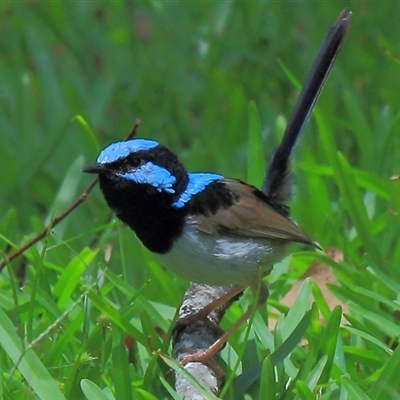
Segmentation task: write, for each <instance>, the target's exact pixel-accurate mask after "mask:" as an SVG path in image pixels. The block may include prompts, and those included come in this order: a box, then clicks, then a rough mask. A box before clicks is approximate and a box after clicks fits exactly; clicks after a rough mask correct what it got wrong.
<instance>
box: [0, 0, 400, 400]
mask: <svg viewBox="0 0 400 400" xmlns="http://www.w3.org/2000/svg"><path fill="white" fill-rule="evenodd" d="M346 6H347V7H349V8H350V9H351V10H352V11H353V13H354V15H353V21H352V24H351V28H350V34H349V37H348V40H347V42H346V43H345V46H344V48H343V50H342V52H341V54H340V56H339V59H338V61H337V63H336V65H335V66H334V69H333V71H332V74H331V76H330V78H329V80H328V84H327V86H326V88H325V90H324V92H323V94H322V96H321V99H320V100H319V102H318V112H317V113H315V114H314V115H315V118H313V119H312V120H311V121H310V123H309V124H308V127H307V129H306V132H305V133H304V135H303V137H302V138H301V140H300V145H299V146H298V147H297V149H296V151H295V155H294V162H293V168H294V171H295V173H296V178H297V182H296V190H297V195H296V197H295V199H294V200H293V202H292V204H291V208H292V215H293V217H294V218H295V219H296V220H297V221H298V223H299V224H300V225H301V226H302V228H303V229H304V231H305V232H307V233H308V234H309V236H310V237H312V238H315V239H316V240H317V241H318V242H319V243H320V244H321V246H322V247H324V248H327V247H330V248H334V249H335V251H336V252H340V253H341V252H343V261H341V262H335V261H332V260H330V259H328V258H327V257H326V256H324V255H323V254H322V253H321V254H316V253H299V254H296V255H294V256H293V257H292V258H291V259H290V260H289V259H288V260H286V261H285V262H283V263H282V264H280V265H278V266H277V268H276V269H275V270H274V272H273V274H272V275H271V278H270V282H271V298H272V300H271V301H270V302H271V304H273V305H275V306H276V307H278V308H279V309H280V310H281V311H283V312H284V314H282V315H281V316H280V317H279V320H278V325H277V327H276V330H275V332H274V333H270V332H269V331H268V330H267V326H266V323H265V318H266V311H264V312H263V314H262V315H261V314H258V315H257V316H256V317H255V320H254V322H253V325H252V328H251V329H250V328H249V330H243V331H242V332H240V333H238V334H237V335H236V336H235V337H234V338H233V339H232V341H231V344H230V345H229V346H227V348H226V349H225V350H224V351H223V354H222V365H223V367H224V369H225V370H226V371H227V372H228V384H227V385H226V387H225V391H224V393H223V395H224V396H225V397H226V398H231V399H239V398H243V397H244V396H248V398H254V399H256V398H263V399H275V398H282V399H312V398H315V397H320V398H323V399H339V398H340V399H341V400H343V399H355V398H357V399H368V398H370V399H382V398H384V397H383V396H386V398H397V397H398V396H399V387H398V385H399V376H398V374H397V375H396V372H395V371H396V370H397V369H398V368H399V363H400V350H398V347H397V344H398V337H399V333H400V329H399V327H398V325H399V324H398V322H399V321H398V316H399V310H400V305H399V300H398V293H399V292H400V278H399V276H400V274H399V270H400V246H399V245H398V237H399V233H400V232H399V216H398V213H399V211H400V180H398V179H397V180H395V179H394V180H393V179H392V180H391V179H390V178H391V177H394V176H396V174H398V173H399V170H400V165H399V164H400V161H399V160H400V145H399V144H400V139H399V133H398V130H399V126H400V113H399V108H400V107H399V104H400V100H399V95H398V93H399V89H398V85H397V82H398V81H399V76H400V69H399V57H400V47H399V33H398V29H397V26H398V15H399V14H400V3H398V2H386V3H385V4H384V5H382V3H381V2H379V1H372V2H361V1H360V2H357V1H350V2H347V3H346V2H342V1H337V2H318V1H316V2H286V1H280V2H264V1H255V2H254V1H228V0H226V1H214V2H194V1H193V2H192V1H172V2H163V1H155V0H154V1H144V2H125V1H112V2H111V1H110V2H97V1H81V2H45V1H41V2H40V1H39V2H1V3H0V19H1V24H0V54H1V57H0V102H1V107H0V131H1V135H2V146H1V147H0V159H1V174H0V187H1V196H0V239H1V240H0V249H1V251H2V253H3V254H5V253H7V252H9V251H10V250H11V249H12V248H17V247H18V246H19V245H20V244H22V243H23V242H24V241H25V240H26V239H27V238H30V237H32V236H33V235H34V234H35V233H36V232H38V231H39V230H40V229H42V228H43V226H44V225H45V224H46V223H47V222H49V221H50V220H51V218H52V217H53V216H55V215H57V214H58V213H59V212H60V211H62V210H63V209H65V207H66V206H68V205H69V204H70V203H71V202H72V201H73V200H74V199H75V198H76V197H77V196H78V195H79V194H80V193H81V191H82V190H83V188H84V187H85V186H86V185H87V184H88V183H89V179H90V177H88V176H84V175H83V174H81V173H80V172H79V171H80V168H81V167H82V166H83V165H84V164H85V163H91V162H93V161H94V159H95V157H96V155H97V153H98V151H99V149H100V148H102V147H103V146H105V145H106V144H108V143H109V142H111V141H115V140H118V139H121V138H123V137H124V136H125V135H126V133H127V131H128V130H129V128H130V127H131V125H132V124H133V121H134V119H135V118H136V117H139V116H140V117H142V118H143V123H142V125H141V127H140V128H139V136H141V137H148V138H155V139H157V140H159V141H160V142H162V143H164V144H165V145H167V146H168V147H170V148H171V149H173V150H174V151H175V152H176V153H177V154H179V156H180V158H181V159H182V160H183V162H184V163H185V165H186V166H187V167H188V169H189V170H194V171H199V170H206V171H217V172H220V173H223V174H225V175H227V176H232V177H238V178H241V179H243V180H246V179H247V172H246V171H247V166H248V164H251V165H252V167H253V169H252V170H251V171H254V170H256V171H257V170H258V171H259V173H258V179H254V172H252V173H251V174H250V175H251V179H252V183H253V184H258V185H259V184H260V182H261V181H262V176H263V171H264V168H265V165H264V162H258V161H254V159H252V158H251V159H250V160H248V154H255V153H257V151H259V148H256V147H255V146H254V145H253V147H251V146H250V145H248V123H249V115H250V116H253V118H256V117H254V115H257V113H256V111H255V109H254V106H250V108H249V102H250V101H254V102H255V104H256V106H257V108H258V111H259V115H260V123H261V127H262V130H261V132H260V136H261V139H262V146H263V149H264V151H265V154H266V155H269V154H270V152H271V150H272V149H273V147H274V145H275V144H276V143H277V142H278V140H279V137H280V136H281V134H282V132H283V129H284V125H285V121H286V119H287V118H288V116H289V115H290V111H291V108H292V106H293V104H294V101H295V99H296V96H297V93H298V92H297V89H296V87H295V85H294V84H293V81H291V79H290V77H289V76H288V74H286V73H285V72H284V69H283V68H282V65H283V66H285V67H286V68H288V70H289V71H290V73H291V74H292V75H293V76H294V77H295V79H296V80H298V81H300V82H301V81H302V80H303V79H304V77H305V74H306V72H307V70H308V68H309V66H310V63H311V61H312V59H313V57H314V55H315V53H316V50H317V48H318V46H319V43H320V41H321V40H322V38H323V37H324V35H325V32H326V30H327V29H328V27H329V26H331V25H332V24H333V22H334V21H335V19H336V17H337V15H338V13H339V11H340V10H341V9H342V8H344V7H346ZM278 60H280V62H279V61H278ZM249 110H250V111H249ZM77 115H80V116H82V118H84V119H85V120H86V121H87V123H88V125H89V127H90V129H91V130H92V132H93V134H90V133H89V132H88V130H86V129H85V127H84V126H83V125H82V124H81V123H79V121H78V120H77V119H74V117H76V116H77ZM260 143H261V141H260ZM260 145H261V144H260ZM249 146H250V147H249ZM110 221H111V222H110ZM315 259H318V260H319V261H320V262H325V263H328V264H329V266H330V267H331V268H332V271H333V273H334V274H335V276H336V277H337V278H338V280H339V284H338V286H334V287H332V288H331V290H332V291H333V292H334V293H335V294H336V296H337V297H338V298H340V299H341V300H342V301H343V302H345V303H347V304H348V306H349V309H350V313H349V314H350V315H347V316H346V317H345V318H341V311H340V309H339V308H336V309H334V310H332V309H330V307H329V305H328V304H327V303H326V301H325V300H324V296H323V295H321V293H320V291H319V290H318V287H317V286H316V285H313V284H312V283H311V282H310V281H306V282H305V283H304V284H303V286H302V289H301V291H300V293H299V295H298V297H297V299H296V302H295V305H294V306H293V307H292V308H291V310H289V309H288V308H285V307H284V306H279V304H278V302H277V301H278V300H279V299H280V298H281V297H282V296H283V295H284V294H285V293H286V292H287V291H288V290H289V288H290V286H291V284H292V283H293V282H294V281H295V280H296V279H297V278H298V277H299V276H300V275H301V274H302V273H303V272H304V271H305V270H306V269H307V267H308V266H309V265H310V263H311V262H312V260H315ZM187 285H188V283H187V282H186V281H184V280H183V279H180V278H179V277H177V276H173V275H171V274H170V273H169V272H167V271H165V270H163V269H162V267H160V266H159V265H157V264H156V263H155V262H154V261H153V260H152V259H151V256H150V255H149V254H148V252H147V251H146V250H145V249H143V248H142V247H141V246H140V245H139V244H138V243H137V242H136V240H135V239H134V237H133V234H132V232H130V231H129V230H128V229H126V228H123V226H122V225H121V224H119V223H118V222H117V221H115V220H113V219H110V215H109V211H108V208H107V207H106V206H105V203H104V201H103V199H102V197H101V195H100V193H99V191H98V189H95V191H94V192H93V193H92V194H91V195H90V197H89V198H88V199H87V201H86V202H85V203H84V205H82V206H81V207H80V208H79V209H78V210H76V211H75V212H74V213H73V214H71V215H70V216H69V217H68V218H67V219H66V220H64V221H63V222H62V223H61V224H60V225H59V226H57V228H55V229H53V230H52V232H51V234H50V235H49V236H48V237H47V238H46V240H44V241H42V242H41V243H40V244H38V245H37V246H35V247H33V248H31V249H30V250H29V251H27V252H26V253H25V255H24V257H20V258H19V259H17V260H15V261H14V262H12V263H11V264H9V265H8V266H7V268H6V269H5V270H3V272H2V274H1V275H0V288H1V289H0V298H1V302H0V307H1V308H0V314H1V315H0V346H1V349H0V359H1V363H0V368H1V371H0V381H1V389H0V390H1V395H2V396H3V397H4V398H5V399H30V398H32V399H35V398H43V399H50V398H52V399H53V398H60V399H61V398H64V397H65V398H68V399H79V398H98V399H101V398H108V399H109V398H113V397H115V398H117V399H128V398H144V399H152V398H170V397H172V396H173V389H171V386H173V381H172V379H171V376H169V375H168V373H167V372H168V368H167V366H166V365H165V364H164V363H163V361H162V360H161V359H160V358H159V357H158V356H157V354H154V353H153V351H155V350H159V349H161V351H164V352H168V346H169V335H168V331H169V329H170V326H171V320H172V318H173V315H174V312H175V309H176V307H177V306H178V305H179V302H180V299H181V298H182V295H183V292H184V290H185V288H186V287H187ZM311 292H312V293H313V294H314V298H315V299H316V303H314V304H313V305H311V300H310V294H311ZM242 303H243V304H242V305H234V306H233V307H232V309H231V310H230V311H229V313H228V315H227V316H226V321H225V324H226V326H229V324H230V323H231V322H232V321H233V320H235V319H236V318H237V316H238V315H239V314H240V313H241V310H242V307H245V303H246V299H244V301H243V302H242ZM310 310H311V311H310ZM318 312H319V313H320V314H321V315H322V319H321V320H320V318H319V316H318ZM263 317H264V319H263ZM310 321H311V322H310ZM341 321H342V325H340V322H341ZM308 322H310V323H308ZM224 326H225V325H224ZM296 329H297V331H296ZM293 332H294V333H295V334H294V336H293V335H292V336H291V334H293ZM296 332H297V333H299V332H300V333H303V332H305V333H304V336H305V337H306V338H307V340H308V345H304V346H300V345H297V336H296ZM246 335H248V336H246ZM127 337H128V338H129V340H128V339H126V338H127ZM293 338H294V339H296V340H295V341H294V342H293ZM125 342H126V345H125ZM126 347H128V351H127V349H126ZM277 350H278V351H277ZM287 351H290V352H291V353H290V356H289V357H287V358H285V360H284V361H283V358H284V357H283V356H282V354H285V352H287ZM270 354H272V356H269V355H270ZM237 360H239V361H238V362H237ZM274 366H275V368H274Z"/></svg>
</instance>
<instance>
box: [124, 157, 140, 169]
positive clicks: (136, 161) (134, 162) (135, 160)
mask: <svg viewBox="0 0 400 400" xmlns="http://www.w3.org/2000/svg"><path fill="white" fill-rule="evenodd" d="M127 161H128V163H127V164H129V166H130V167H134V168H136V167H138V166H139V165H140V164H141V163H142V160H141V158H140V157H134V156H131V157H129V159H128V160H127Z"/></svg>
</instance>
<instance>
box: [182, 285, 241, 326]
mask: <svg viewBox="0 0 400 400" xmlns="http://www.w3.org/2000/svg"><path fill="white" fill-rule="evenodd" d="M244 289H245V288H244V287H243V286H240V285H238V286H233V288H232V289H231V290H229V291H227V292H226V293H225V294H224V295H222V296H221V297H219V298H218V299H216V300H213V301H212V302H211V303H209V304H207V305H205V306H204V307H202V308H201V309H200V310H198V311H197V312H194V313H192V314H189V315H187V316H185V317H183V318H179V319H178V321H177V322H176V324H177V326H178V327H177V328H178V329H179V328H183V327H185V326H187V325H189V324H191V323H193V322H194V321H196V320H199V319H200V320H202V321H203V322H205V323H206V324H207V325H208V326H211V327H212V328H213V329H215V327H217V328H218V330H219V331H221V329H220V328H219V327H218V326H217V325H216V324H215V323H214V322H213V321H212V320H213V319H212V318H211V319H210V318H209V315H210V314H211V313H212V312H213V311H214V310H216V309H217V308H219V307H221V306H222V305H223V304H225V303H228V302H229V301H230V300H232V299H233V298H234V297H235V296H237V295H238V294H240V293H241V292H243V290H244Z"/></svg>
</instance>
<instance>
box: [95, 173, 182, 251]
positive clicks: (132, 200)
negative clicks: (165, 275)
mask: <svg viewBox="0 0 400 400" xmlns="http://www.w3.org/2000/svg"><path fill="white" fill-rule="evenodd" d="M99 179H100V188H101V190H102V192H103V195H104V197H105V199H106V201H107V203H108V205H109V206H110V207H111V208H112V209H113V210H114V212H115V213H116V215H117V217H118V218H119V219H120V220H121V221H122V222H124V223H125V224H127V225H128V226H129V227H130V228H131V229H132V230H134V231H135V233H136V235H137V237H138V238H139V240H140V241H141V242H142V243H143V244H144V245H145V246H146V247H147V248H148V249H149V250H150V251H152V252H155V253H160V254H164V253H167V252H168V251H169V250H170V249H171V247H172V245H173V243H174V241H175V240H176V239H177V238H178V237H179V236H180V234H181V233H182V230H183V225H184V214H185V212H184V210H183V209H181V208H176V207H173V206H172V201H173V200H172V195H171V194H169V193H166V192H158V191H157V189H155V188H154V187H153V186H151V185H148V184H135V183H133V182H129V181H126V180H118V181H116V180H115V178H114V177H110V176H108V175H106V174H104V175H103V174H100V175H99Z"/></svg>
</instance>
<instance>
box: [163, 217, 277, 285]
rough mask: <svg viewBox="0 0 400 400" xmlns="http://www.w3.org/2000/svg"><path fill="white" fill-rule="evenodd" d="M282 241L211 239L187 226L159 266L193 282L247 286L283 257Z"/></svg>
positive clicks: (221, 237)
mask: <svg viewBox="0 0 400 400" xmlns="http://www.w3.org/2000/svg"><path fill="white" fill-rule="evenodd" d="M283 248H284V245H283V242H281V241H278V240H266V239H254V238H244V237H239V236H238V237H235V236H214V235H208V234H205V233H203V232H199V231H197V230H196V229H195V228H194V227H193V226H191V225H187V226H186V227H185V229H184V232H183V235H182V236H181V237H180V238H179V239H178V240H177V241H176V242H175V243H174V246H173V248H172V250H170V251H169V252H168V253H167V254H163V255H160V254H158V255H156V257H157V258H158V259H159V261H160V262H161V264H162V265H163V266H165V267H166V268H168V269H170V270H171V271H173V272H175V273H176V274H178V275H180V276H182V277H184V278H186V279H188V280H190V281H192V282H197V283H205V284H210V285H220V286H222V285H227V284H232V283H233V284H240V285H243V286H249V285H251V284H252V283H255V282H257V279H258V278H259V277H260V274H261V276H265V275H267V274H268V273H269V272H270V271H271V269H272V266H273V265H274V264H275V263H276V262H277V261H279V260H280V259H281V258H283V256H284V254H283Z"/></svg>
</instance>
